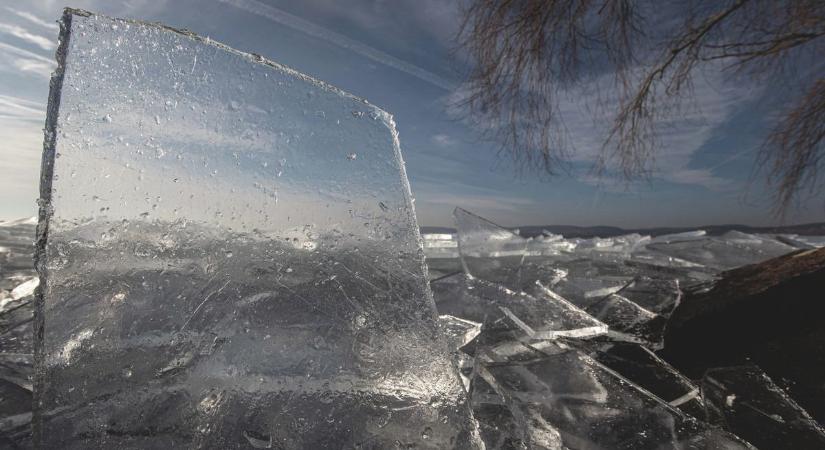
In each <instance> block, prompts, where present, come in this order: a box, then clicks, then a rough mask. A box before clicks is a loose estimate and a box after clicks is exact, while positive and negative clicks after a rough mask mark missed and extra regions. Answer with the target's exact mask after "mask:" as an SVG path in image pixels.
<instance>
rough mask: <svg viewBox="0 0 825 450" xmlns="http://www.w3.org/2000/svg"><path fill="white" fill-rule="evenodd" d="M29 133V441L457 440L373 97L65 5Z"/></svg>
mask: <svg viewBox="0 0 825 450" xmlns="http://www.w3.org/2000/svg"><path fill="white" fill-rule="evenodd" d="M61 41H62V42H61V47H60V50H59V52H58V56H59V60H60V61H59V63H60V67H59V69H58V72H57V75H56V77H55V79H54V81H53V87H52V93H51V99H50V106H49V109H50V113H49V119H48V121H47V136H46V137H47V140H46V141H47V151H46V152H45V154H44V168H45V171H44V174H45V177H44V179H43V180H42V185H41V192H42V195H41V197H42V204H41V208H42V209H41V221H40V224H39V227H40V230H39V232H40V241H39V242H40V247H39V248H38V269H39V272H40V276H41V279H42V280H43V281H44V286H43V288H44V290H43V295H42V298H41V299H40V302H39V304H38V309H39V311H40V313H41V318H42V322H40V323H39V324H38V325H37V326H38V327H41V328H40V329H42V331H43V334H42V337H41V338H40V339H39V340H38V342H37V355H38V356H37V358H36V365H37V376H38V378H37V381H36V387H35V391H36V396H37V398H38V399H39V400H38V401H39V402H40V403H39V405H40V407H39V408H38V409H37V410H36V411H35V420H34V426H35V438H36V439H37V436H42V437H41V439H42V445H43V446H44V447H47V448H66V449H70V448H91V447H98V446H104V445H105V446H107V447H108V446H111V447H119V448H174V447H181V446H185V447H196V448H236V447H237V448H240V447H243V446H246V445H252V446H253V447H256V448H269V447H272V448H341V447H359V446H360V447H361V448H388V447H391V446H393V445H400V446H416V447H417V448H453V447H468V448H469V447H473V446H474V445H475V444H474V442H475V441H474V440H473V439H472V437H473V435H474V431H473V427H472V426H471V419H470V413H469V408H468V407H467V404H466V399H465V394H464V389H463V387H462V385H461V381H460V379H459V376H458V374H457V373H456V371H455V369H454V366H453V365H452V364H451V361H450V354H449V349H448V346H447V343H446V342H445V341H443V340H442V338H441V337H440V336H441V335H440V333H439V331H438V330H439V328H438V325H437V322H436V315H435V310H434V308H433V302H432V297H431V294H430V293H429V290H428V288H427V284H426V283H427V280H426V275H425V270H424V266H423V254H422V252H421V244H420V242H421V241H420V238H419V234H418V228H417V226H416V223H415V216H414V212H413V209H412V204H411V201H410V192H409V186H408V184H407V179H406V175H405V174H404V169H403V162H402V161H401V157H400V152H399V147H398V140H397V135H396V132H395V127H394V123H393V121H392V118H391V117H390V116H389V115H388V114H386V113H384V112H383V111H381V110H379V109H377V108H375V107H373V106H371V105H369V104H368V103H366V102H364V101H362V100H359V99H357V98H354V97H352V96H350V95H348V94H346V93H343V92H341V91H339V90H337V89H335V88H333V87H331V86H328V85H325V84H323V83H321V82H318V81H315V80H313V79H310V78H309V77H306V76H305V75H302V74H300V73H297V72H295V71H292V70H290V69H288V68H285V67H282V66H280V65H277V64H275V63H271V62H268V61H264V60H263V59H262V58H260V57H256V56H253V55H246V54H242V53H239V52H236V51H234V50H231V49H229V48H227V47H225V46H222V45H219V44H215V43H213V42H211V41H209V40H208V39H201V38H198V37H196V36H193V35H191V34H188V33H184V32H178V31H175V30H171V29H168V28H164V27H162V26H157V25H148V24H144V23H137V22H131V21H123V20H116V19H110V18H106V17H103V16H96V15H91V14H88V13H85V12H81V11H76V10H67V12H66V14H65V15H64V19H63V32H62V35H61Z"/></svg>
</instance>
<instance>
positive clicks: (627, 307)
mask: <svg viewBox="0 0 825 450" xmlns="http://www.w3.org/2000/svg"><path fill="white" fill-rule="evenodd" d="M619 289H620V288H615V290H616V291H618V290H619ZM612 290H613V288H610V289H607V290H605V292H610V291H612ZM537 291H538V292H544V293H545V294H546V295H548V296H552V297H558V298H562V299H564V297H561V296H560V295H559V294H557V293H555V292H554V291H553V290H552V289H550V288H548V287H547V286H544V285H543V284H541V283H537ZM582 309H583V310H584V311H585V312H586V313H587V314H589V315H590V316H592V317H593V318H595V319H597V320H598V321H599V322H601V323H604V324H605V325H607V327H608V331H607V334H608V336H610V337H612V338H613V339H616V340H619V341H627V342H634V343H638V344H644V345H647V346H649V347H651V348H653V349H659V348H661V345H662V344H661V341H662V339H663V334H664V326H665V323H666V322H667V320H666V319H665V318H664V317H662V316H659V315H658V314H655V313H653V312H651V311H648V310H646V309H644V308H642V307H641V306H639V305H637V304H636V303H633V302H631V301H630V300H628V299H626V298H624V297H622V296H621V295H618V294H613V293H608V294H607V295H605V296H603V297H598V296H593V297H590V298H588V299H587V300H586V303H585V305H584V306H583V307H582Z"/></svg>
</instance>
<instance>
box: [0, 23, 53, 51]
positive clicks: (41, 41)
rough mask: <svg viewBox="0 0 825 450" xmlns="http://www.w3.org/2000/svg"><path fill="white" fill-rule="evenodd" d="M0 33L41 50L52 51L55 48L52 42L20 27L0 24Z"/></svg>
mask: <svg viewBox="0 0 825 450" xmlns="http://www.w3.org/2000/svg"><path fill="white" fill-rule="evenodd" d="M0 33H4V34H8V35H11V36H14V37H16V38H18V39H22V40H24V41H26V42H29V43H31V44H34V45H36V46H38V47H40V48H42V49H43V50H54V48H55V43H54V41H53V40H51V39H49V38H47V37H45V36H41V35H39V34H34V33H32V32H30V31H29V30H27V29H25V28H23V27H21V26H17V25H12V24H9V23H0Z"/></svg>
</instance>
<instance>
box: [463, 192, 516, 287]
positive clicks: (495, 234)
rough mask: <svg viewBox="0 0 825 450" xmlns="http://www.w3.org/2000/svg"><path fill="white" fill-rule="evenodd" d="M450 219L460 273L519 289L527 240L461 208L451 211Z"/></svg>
mask: <svg viewBox="0 0 825 450" xmlns="http://www.w3.org/2000/svg"><path fill="white" fill-rule="evenodd" d="M453 217H454V219H455V225H456V229H457V230H458V231H457V236H458V250H459V253H460V255H461V264H462V266H463V268H464V271H465V272H466V273H467V274H468V275H472V276H474V277H479V278H483V279H485V280H487V281H493V282H496V283H501V284H504V285H505V286H507V287H509V288H512V289H519V283H520V278H521V266H522V264H523V262H524V257H525V255H526V251H527V245H528V240H527V239H525V238H523V237H521V236H519V235H517V234H515V233H513V232H512V231H510V230H508V229H506V228H504V227H501V226H499V225H496V224H494V223H493V222H490V221H489V220H487V219H484V218H482V217H479V216H477V215H475V214H473V213H471V212H469V211H467V210H464V209H461V208H456V209H455V211H453Z"/></svg>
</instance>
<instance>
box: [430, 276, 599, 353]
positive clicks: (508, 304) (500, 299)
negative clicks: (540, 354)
mask: <svg viewBox="0 0 825 450" xmlns="http://www.w3.org/2000/svg"><path fill="white" fill-rule="evenodd" d="M431 285H432V288H433V292H434V294H435V296H436V307H437V308H438V311H439V314H449V315H452V316H455V317H459V318H461V319H464V320H469V321H473V322H477V323H482V324H484V325H485V330H490V329H491V328H496V329H500V330H502V329H506V330H519V331H520V332H521V333H522V334H523V335H524V336H526V337H528V338H530V339H558V338H561V337H588V336H596V335H600V334H604V333H606V332H607V326H606V325H605V324H603V323H601V322H599V321H598V320H596V319H594V318H593V317H590V316H589V315H588V314H587V313H586V312H584V311H582V310H581V309H579V308H577V307H576V306H575V305H573V304H571V303H569V302H567V301H565V300H564V299H561V298H558V297H552V296H547V295H543V294H541V293H540V296H533V295H529V294H526V293H524V292H515V291H512V290H510V289H507V288H505V287H503V286H501V285H498V284H495V283H491V282H489V281H485V280H480V279H477V278H472V277H468V276H466V275H464V274H457V275H454V276H451V277H447V278H444V279H441V280H437V281H434V282H433V283H432V284H431Z"/></svg>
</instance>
